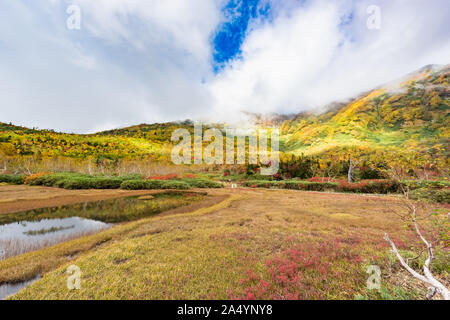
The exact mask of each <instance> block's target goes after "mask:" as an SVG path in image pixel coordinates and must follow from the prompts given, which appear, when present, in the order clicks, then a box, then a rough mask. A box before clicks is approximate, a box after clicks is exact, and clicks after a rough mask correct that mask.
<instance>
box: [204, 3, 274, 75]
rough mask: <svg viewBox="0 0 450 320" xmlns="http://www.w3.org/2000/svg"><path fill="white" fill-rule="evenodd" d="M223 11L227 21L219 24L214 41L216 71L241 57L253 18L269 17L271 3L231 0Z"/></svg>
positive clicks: (262, 18)
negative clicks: (243, 44)
mask: <svg viewBox="0 0 450 320" xmlns="http://www.w3.org/2000/svg"><path fill="white" fill-rule="evenodd" d="M222 12H223V14H224V15H225V17H226V18H227V21H226V22H225V23H223V24H221V25H220V26H219V28H218V30H217V32H216V34H215V36H214V39H213V43H212V45H213V49H214V51H213V68H214V71H215V72H219V71H220V70H222V69H223V68H224V66H225V65H226V63H227V62H229V61H230V60H233V59H235V58H239V56H240V54H241V46H242V43H243V42H244V39H245V37H246V35H247V33H248V31H249V30H248V29H249V26H250V22H251V20H252V19H261V20H265V19H267V18H269V16H270V4H269V3H268V2H267V1H265V0H230V1H229V2H228V3H227V4H226V5H225V7H224V8H223V9H222Z"/></svg>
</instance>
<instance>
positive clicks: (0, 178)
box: [0, 174, 23, 184]
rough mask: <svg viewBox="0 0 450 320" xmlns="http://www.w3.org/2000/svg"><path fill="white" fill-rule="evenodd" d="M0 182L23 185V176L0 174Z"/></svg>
mask: <svg viewBox="0 0 450 320" xmlns="http://www.w3.org/2000/svg"><path fill="white" fill-rule="evenodd" d="M0 182H6V183H10V184H23V175H21V174H0Z"/></svg>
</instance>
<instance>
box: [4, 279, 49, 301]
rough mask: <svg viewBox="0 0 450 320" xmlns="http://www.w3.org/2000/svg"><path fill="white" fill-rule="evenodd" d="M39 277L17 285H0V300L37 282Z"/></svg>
mask: <svg viewBox="0 0 450 320" xmlns="http://www.w3.org/2000/svg"><path fill="white" fill-rule="evenodd" d="M40 278H41V275H37V276H36V277H35V278H34V279H31V280H28V281H23V282H19V283H5V284H2V285H0V300H2V299H5V298H6V297H8V296H10V295H13V294H15V293H17V292H18V291H19V290H21V289H23V288H25V287H26V286H28V285H30V284H32V283H33V282H35V281H37V280H39V279H40Z"/></svg>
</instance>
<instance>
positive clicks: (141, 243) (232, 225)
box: [0, 187, 449, 299]
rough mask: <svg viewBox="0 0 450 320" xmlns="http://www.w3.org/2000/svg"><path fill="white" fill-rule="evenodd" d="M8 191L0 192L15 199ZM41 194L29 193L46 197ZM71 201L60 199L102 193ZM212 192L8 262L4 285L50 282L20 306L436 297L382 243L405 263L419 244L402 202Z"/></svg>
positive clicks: (442, 266) (442, 261) (438, 267)
mask: <svg viewBox="0 0 450 320" xmlns="http://www.w3.org/2000/svg"><path fill="white" fill-rule="evenodd" d="M2 188H5V187H0V194H8V192H6V191H5V190H1V189H2ZM7 188H11V187H7ZM37 190H38V189H35V188H30V189H29V191H26V190H24V193H23V194H24V196H26V197H30V199H31V198H33V197H38V196H40V195H39V192H37ZM26 192H29V193H28V194H27V193H26ZM62 192H63V193H64V194H60V195H58V196H59V197H60V198H59V199H64V197H68V198H67V199H71V198H70V197H73V196H78V197H80V198H79V200H80V199H84V198H83V197H88V196H89V197H90V196H92V197H96V196H100V194H101V192H99V194H98V195H97V194H90V195H88V194H89V193H91V191H81V192H76V191H62ZM108 192H111V194H114V192H117V191H106V192H105V193H104V194H103V195H104V196H108V197H109V194H108ZM119 192H120V193H121V195H122V194H123V193H124V192H123V191H119ZM147 193H148V192H147ZM208 194H209V195H208V196H207V197H206V199H205V200H203V201H201V202H200V203H196V204H192V205H190V206H187V207H183V208H178V209H174V210H172V211H169V212H165V213H163V214H161V215H158V216H155V217H150V218H145V219H141V220H138V221H134V222H129V223H124V224H118V225H116V226H115V227H113V228H111V229H109V230H106V231H103V232H101V233H98V234H95V235H92V236H87V237H83V238H80V239H76V240H72V241H68V242H65V243H62V244H59V245H56V246H54V247H50V248H46V249H43V250H39V251H35V252H31V253H27V254H24V255H21V256H18V257H14V258H10V259H7V260H5V261H0V283H5V282H17V281H20V280H27V279H32V278H33V277H34V276H36V275H37V274H41V275H42V276H43V277H42V279H41V280H39V281H37V282H35V283H34V284H32V285H31V286H30V287H28V288H26V289H24V290H22V291H20V292H19V293H18V294H17V295H15V296H14V297H13V298H14V299H210V298H212V299H240V298H242V299H355V298H358V299H363V298H365V299H421V298H424V296H425V295H426V288H425V287H424V286H422V285H420V284H419V283H417V282H416V281H414V280H412V279H411V278H410V277H409V276H408V275H407V274H406V273H405V272H404V271H403V270H402V269H401V267H400V265H399V263H398V262H397V261H396V260H395V258H394V257H393V255H392V254H391V253H390V250H389V248H388V244H387V243H386V242H385V241H384V240H383V235H384V233H385V232H388V233H389V235H390V237H391V239H393V240H394V241H395V242H396V243H397V246H398V247H399V249H400V250H402V252H403V253H404V254H406V255H408V254H412V253H409V250H410V248H411V247H412V246H414V245H420V244H419V243H418V242H417V240H416V239H415V237H414V234H413V233H412V232H411V231H409V230H408V229H405V227H404V225H403V224H402V222H401V221H400V219H399V218H398V217H397V216H396V215H395V214H393V213H392V209H393V208H396V207H399V204H400V201H399V199H398V198H397V197H391V196H375V195H353V194H337V193H318V192H302V191H289V190H266V189H258V190H253V189H217V190H208ZM6 197H8V195H7V196H6ZM34 199H35V198H34ZM27 201H38V200H27ZM70 201H71V200H70ZM438 209H439V208H438ZM441 209H442V208H441ZM440 211H441V212H442V214H443V212H444V211H443V210H440ZM436 258H437V259H436V263H435V269H434V272H435V273H436V274H438V277H439V278H440V279H441V280H442V281H444V282H446V281H447V283H448V280H449V279H448V272H449V270H448V265H449V263H448V254H446V252H437V253H436ZM69 265H76V266H78V267H79V268H80V269H81V289H80V290H68V289H67V277H68V275H67V274H66V270H67V267H68V266H69ZM369 265H378V266H379V267H380V268H381V272H382V281H381V290H380V291H376V290H368V289H367V285H366V281H367V278H368V277H369V274H367V273H366V271H367V268H368V266H369Z"/></svg>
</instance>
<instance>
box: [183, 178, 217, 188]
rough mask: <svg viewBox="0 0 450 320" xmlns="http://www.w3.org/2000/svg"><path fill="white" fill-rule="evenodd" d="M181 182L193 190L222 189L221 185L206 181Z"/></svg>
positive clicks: (191, 180)
mask: <svg viewBox="0 0 450 320" xmlns="http://www.w3.org/2000/svg"><path fill="white" fill-rule="evenodd" d="M181 181H182V182H186V183H187V184H189V185H190V186H191V187H193V188H223V185H222V183H220V182H216V181H211V180H206V179H183V180H181Z"/></svg>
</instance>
